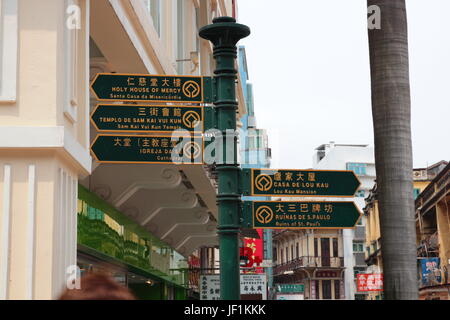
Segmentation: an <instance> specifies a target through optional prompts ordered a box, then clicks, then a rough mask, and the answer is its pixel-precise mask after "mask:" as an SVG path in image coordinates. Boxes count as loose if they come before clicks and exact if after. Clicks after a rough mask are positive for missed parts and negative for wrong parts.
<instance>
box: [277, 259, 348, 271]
mask: <svg viewBox="0 0 450 320" xmlns="http://www.w3.org/2000/svg"><path fill="white" fill-rule="evenodd" d="M342 267H344V258H343V257H299V258H297V259H294V260H291V261H289V262H285V263H282V264H279V265H276V266H275V268H274V275H278V274H283V273H284V272H286V271H295V270H297V269H300V268H342Z"/></svg>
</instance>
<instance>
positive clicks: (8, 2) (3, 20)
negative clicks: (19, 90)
mask: <svg viewBox="0 0 450 320" xmlns="http://www.w3.org/2000/svg"><path fill="white" fill-rule="evenodd" d="M17 3H18V1H17V0H0V101H3V102H15V101H16V82H17V80H16V79H17V48H18V45H17V44H18V28H17V10H18V5H17Z"/></svg>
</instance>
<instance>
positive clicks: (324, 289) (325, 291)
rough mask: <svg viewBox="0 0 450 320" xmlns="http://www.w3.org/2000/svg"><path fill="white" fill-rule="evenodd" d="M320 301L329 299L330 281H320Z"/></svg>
mask: <svg viewBox="0 0 450 320" xmlns="http://www.w3.org/2000/svg"><path fill="white" fill-rule="evenodd" d="M322 299H331V280H322Z"/></svg>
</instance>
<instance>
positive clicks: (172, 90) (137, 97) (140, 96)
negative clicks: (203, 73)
mask: <svg viewBox="0 0 450 320" xmlns="http://www.w3.org/2000/svg"><path fill="white" fill-rule="evenodd" d="M91 88H92V91H93V92H94V93H95V95H96V96H97V100H101V101H161V102H199V103H201V102H205V101H204V100H205V99H204V78H203V77H200V76H169V75H148V74H118V73H98V74H97V76H96V77H95V79H94V80H93V81H92V84H91Z"/></svg>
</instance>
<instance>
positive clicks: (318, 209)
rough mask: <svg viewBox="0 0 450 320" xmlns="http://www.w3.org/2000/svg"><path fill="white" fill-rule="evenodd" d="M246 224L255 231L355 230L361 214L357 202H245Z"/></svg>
mask: <svg viewBox="0 0 450 320" xmlns="http://www.w3.org/2000/svg"><path fill="white" fill-rule="evenodd" d="M244 210H246V211H249V210H250V211H251V212H250V213H249V212H245V213H244V224H245V223H249V224H251V225H248V226H251V227H253V228H269V229H276V228H280V229H315V228H318V229H319V228H332V229H335V228H353V227H354V226H355V225H356V223H357V222H358V220H359V218H360V216H361V212H360V211H359V209H358V208H357V207H356V206H355V204H354V203H353V202H349V201H339V202H322V201H252V202H249V201H245V202H244Z"/></svg>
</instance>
